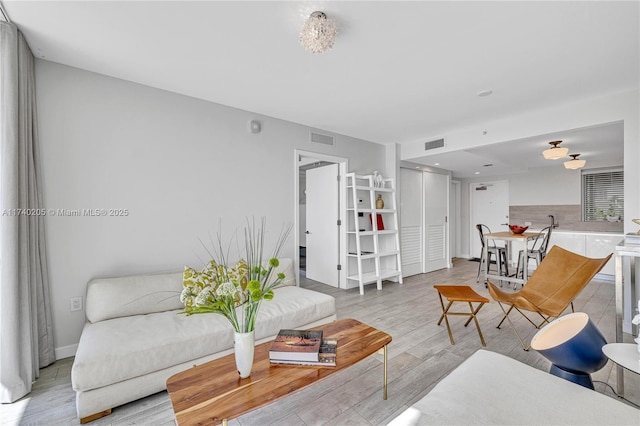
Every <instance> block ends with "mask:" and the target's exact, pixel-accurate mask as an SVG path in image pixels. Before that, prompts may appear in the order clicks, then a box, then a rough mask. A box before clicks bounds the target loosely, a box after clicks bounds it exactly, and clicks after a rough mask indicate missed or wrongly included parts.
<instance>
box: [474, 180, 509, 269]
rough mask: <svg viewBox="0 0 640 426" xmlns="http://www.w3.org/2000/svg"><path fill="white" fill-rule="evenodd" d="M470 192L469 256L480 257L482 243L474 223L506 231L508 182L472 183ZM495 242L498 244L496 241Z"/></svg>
mask: <svg viewBox="0 0 640 426" xmlns="http://www.w3.org/2000/svg"><path fill="white" fill-rule="evenodd" d="M469 192H470V193H471V206H470V208H471V235H470V241H471V256H472V257H480V256H481V252H482V243H481V242H480V234H479V233H478V230H477V229H476V225H477V224H479V223H482V224H484V225H487V226H488V227H489V228H490V229H491V232H503V231H508V230H509V228H508V227H507V226H506V225H504V224H505V223H509V182H508V181H496V182H484V183H472V184H470V186H469ZM496 244H500V243H499V242H498V241H496Z"/></svg>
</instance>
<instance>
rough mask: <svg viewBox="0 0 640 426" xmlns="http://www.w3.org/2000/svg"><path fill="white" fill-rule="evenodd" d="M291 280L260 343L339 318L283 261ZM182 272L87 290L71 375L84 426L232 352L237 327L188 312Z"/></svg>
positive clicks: (267, 311) (261, 323)
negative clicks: (176, 376) (299, 282)
mask: <svg viewBox="0 0 640 426" xmlns="http://www.w3.org/2000/svg"><path fill="white" fill-rule="evenodd" d="M278 272H284V273H285V275H286V277H287V278H286V281H285V283H284V285H283V286H281V287H278V288H277V289H276V290H275V297H274V298H273V300H271V301H263V302H262V304H261V306H260V311H259V313H258V318H257V321H256V330H255V338H256V342H257V343H261V342H264V341H267V340H269V339H272V338H274V337H275V336H276V334H277V333H278V331H279V330H280V329H282V328H308V327H314V326H317V325H321V324H325V323H328V322H331V321H334V320H335V319H336V315H335V312H336V311H335V300H334V298H333V297H331V296H328V295H326V294H323V293H319V292H315V291H311V290H307V289H303V288H300V287H297V286H296V285H295V276H294V269H293V262H292V260H291V259H282V260H281V264H280V267H279V268H278ZM181 290H182V272H177V273H163V274H150V275H139V276H130V277H120V278H107V279H95V280H92V281H91V282H89V283H88V285H87V296H86V315H87V322H86V324H85V326H84V329H83V331H82V335H81V337H80V342H79V344H78V350H77V352H76V356H75V360H74V363H73V368H72V371H71V383H72V386H73V389H74V390H75V391H76V408H77V412H78V417H79V418H80V419H81V422H86V421H90V420H92V419H94V418H98V417H101V416H103V415H106V414H109V413H110V412H111V408H113V407H116V406H119V405H122V404H125V403H127V402H130V401H134V400H136V399H139V398H142V397H145V396H148V395H151V394H153V393H156V392H160V391H162V390H164V389H165V388H166V387H165V383H166V380H167V379H168V378H169V377H170V376H171V375H173V374H175V373H177V372H180V371H182V370H185V369H187V368H189V367H192V366H193V365H195V364H201V363H203V362H207V361H210V360H212V359H215V358H219V357H221V356H224V355H227V354H230V353H233V328H232V327H231V325H230V323H229V321H228V320H227V319H226V318H224V317H223V316H221V315H217V314H200V315H190V316H187V315H181V314H179V312H181V311H182V309H183V308H184V307H183V305H182V304H181V303H180V299H179V295H180V291H181Z"/></svg>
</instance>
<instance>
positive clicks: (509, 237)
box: [482, 231, 540, 288]
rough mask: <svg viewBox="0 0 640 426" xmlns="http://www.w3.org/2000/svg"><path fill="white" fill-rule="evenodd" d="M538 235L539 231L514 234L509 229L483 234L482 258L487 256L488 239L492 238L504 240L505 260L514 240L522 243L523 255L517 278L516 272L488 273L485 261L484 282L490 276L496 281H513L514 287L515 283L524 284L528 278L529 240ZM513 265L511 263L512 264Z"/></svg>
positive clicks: (508, 255) (509, 257) (509, 258)
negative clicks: (503, 273)
mask: <svg viewBox="0 0 640 426" xmlns="http://www.w3.org/2000/svg"><path fill="white" fill-rule="evenodd" d="M538 235H540V233H539V232H523V233H521V234H516V233H513V232H511V231H505V232H492V233H489V234H484V250H483V253H482V256H483V258H484V259H486V258H487V249H488V247H489V246H488V240H493V241H494V242H495V241H496V240H498V241H504V242H505V245H506V249H507V259H508V260H507V261H508V262H510V261H511V250H512V247H511V246H512V243H514V242H516V243H518V242H519V243H520V244H522V250H523V252H524V253H523V255H524V266H523V268H522V278H518V276H517V272H516V273H515V274H510V275H495V274H490V273H489V262H485V263H484V279H485V283H486V281H487V280H488V279H490V278H492V279H494V280H498V281H507V282H510V283H513V286H514V288H515V287H516V286H517V284H520V285H524V284H525V283H526V282H527V280H528V279H529V271H528V265H529V262H528V260H529V241H532V240H535V239H536V238H537V237H538ZM512 266H513V265H512ZM497 274H499V271H498V272H497Z"/></svg>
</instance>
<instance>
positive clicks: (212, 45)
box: [1, 0, 640, 170]
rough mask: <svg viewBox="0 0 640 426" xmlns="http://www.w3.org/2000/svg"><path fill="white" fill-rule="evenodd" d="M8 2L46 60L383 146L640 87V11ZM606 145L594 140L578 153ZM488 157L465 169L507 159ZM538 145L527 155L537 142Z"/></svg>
mask: <svg viewBox="0 0 640 426" xmlns="http://www.w3.org/2000/svg"><path fill="white" fill-rule="evenodd" d="M1 4H2V6H3V8H4V9H5V10H6V12H7V14H8V15H9V17H10V19H11V20H12V21H13V22H14V23H15V24H16V25H18V27H19V28H20V29H21V30H22V31H23V33H24V34H25V37H26V39H27V41H28V42H29V45H30V46H31V48H32V50H33V51H34V54H35V55H36V56H37V57H40V58H42V59H45V60H49V61H53V62H58V63H61V64H65V65H69V66H73V67H77V68H81V69H85V70H89V71H94V72H97V73H101V74H105V75H109V76H113V77H117V78H121V79H125V80H129V81H133V82H138V83H141V84H145V85H148V86H152V87H157V88H160V89H165V90H169V91H172V92H176V93H181V94H185V95H188V96H193V97H196V98H200V99H205V100H209V101H212V102H216V103H220V104H224V105H229V106H232V107H236V108H240V109H243V110H248V111H252V112H256V113H259V114H264V115H267V116H272V117H276V118H280V119H284V120H289V121H293V122H296V123H300V124H304V125H308V126H310V127H313V128H318V129H323V130H328V131H331V132H335V133H340V134H344V135H348V136H352V137H356V138H360V139H364V140H368V141H372V142H376V143H390V142H397V143H401V144H402V143H405V142H416V141H422V140H425V141H427V140H431V139H433V135H438V137H441V136H442V135H446V134H447V132H451V131H454V130H456V129H460V128H463V127H467V126H473V125H478V124H482V123H484V122H487V121H493V120H497V119H500V118H504V117H505V116H509V115H513V114H518V113H522V112H525V111H530V110H534V109H537V108H544V107H546V106H549V105H558V104H562V103H566V102H571V101H577V100H580V99H585V98H590V97H596V96H601V95H605V94H611V93H615V92H621V91H626V90H633V89H638V87H639V80H640V78H639V75H640V67H639V62H640V58H639V55H640V53H639V52H640V42H639V39H640V36H639V15H640V12H639V3H638V2H610V1H588V2H587V1H578V2H571V1H557V2H518V1H511V2H505V1H497V2H485V1H471V2H462V1H445V2H440V1H409V2H401V1H325V2H322V1H320V2H297V1H283V2H271V1H258V2H248V1H238V2H230V1H228V2H227V1H194V2H186V1H141V2H135V1H123V2H118V1H101V2H92V1H70V2H59V1H44V2H37V1H7V0H4V1H2V2H1ZM314 10H322V11H324V12H326V14H327V15H328V16H329V17H330V18H332V19H334V20H335V21H336V24H337V26H338V31H339V33H338V39H337V41H336V43H335V46H334V47H333V49H332V50H330V51H328V52H325V53H322V54H311V53H309V52H307V51H306V50H304V49H303V48H302V47H301V46H300V45H299V43H298V32H299V30H300V27H301V26H302V24H303V22H304V20H305V19H306V17H307V16H308V15H309V14H310V13H311V12H313V11H314ZM483 90H491V91H492V92H493V94H492V95H490V96H484V97H481V96H478V95H477V94H478V93H479V92H480V91H483ZM587 130H588V129H587ZM579 133H580V132H579V131H577V133H576V135H577V134H579ZM614 133H615V132H614ZM554 136H558V138H559V139H562V140H566V141H567V146H568V145H569V143H568V142H569V139H568V137H569V135H567V136H566V137H565V136H564V135H554ZM574 136H575V135H574ZM549 140H552V139H545V140H536V141H530V142H539V143H540V144H542V145H545V144H546V142H548V141H549ZM593 140H596V139H593ZM598 140H601V138H599V139H598ZM519 142H520V144H519V145H522V147H523V149H524V145H525V142H526V141H519ZM619 142H620V144H621V143H622V139H621V138H620V140H619ZM612 143H613V142H612ZM601 145H602V144H599V145H597V144H592V143H587V142H585V147H584V148H582V147H580V149H581V150H582V151H581V153H583V154H585V156H586V154H587V153H589V154H592V153H593V154H597V152H596V151H597V150H598V149H601V148H602V146H601ZM495 148H496V147H485V148H482V149H480V148H479V149H477V150H475V149H474V150H468V151H464V152H460V153H458V154H459V155H460V159H459V160H457V161H463V160H464V159H465V158H471V157H477V156H480V157H483V161H484V158H485V157H486V158H487V159H490V162H492V163H494V164H499V163H500V162H501V161H500V160H501V159H503V154H502V151H499V150H496V149H495ZM529 148H531V149H530V150H525V151H522V154H520V158H526V159H527V161H528V160H529V159H531V160H532V161H534V160H537V159H538V157H539V151H540V150H541V149H544V148H541V147H540V146H536V147H535V149H534V148H533V147H532V146H531V147H529ZM607 150H608V148H607ZM620 150H622V147H621V146H620ZM572 151H573V150H572ZM450 155H455V154H442V155H441V156H438V158H439V159H440V160H441V162H446V161H447V158H448V156H450ZM501 155H502V157H501ZM602 155H604V154H602ZM465 161H466V160H465ZM466 169H468V167H467V168H463V169H462V170H466ZM495 170H498V168H497V166H496V169H495Z"/></svg>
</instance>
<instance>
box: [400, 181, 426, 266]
mask: <svg viewBox="0 0 640 426" xmlns="http://www.w3.org/2000/svg"><path fill="white" fill-rule="evenodd" d="M422 194H423V191H422V171H419V170H411V169H400V253H401V259H402V275H403V276H405V277H408V276H411V275H416V274H420V273H422V257H423V256H422V222H423V220H422Z"/></svg>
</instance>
